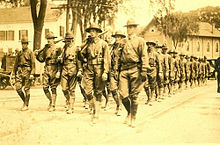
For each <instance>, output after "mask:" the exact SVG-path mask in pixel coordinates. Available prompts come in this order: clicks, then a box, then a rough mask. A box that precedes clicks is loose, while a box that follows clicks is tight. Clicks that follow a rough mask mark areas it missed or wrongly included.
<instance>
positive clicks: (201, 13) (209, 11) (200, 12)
mask: <svg viewBox="0 0 220 145" xmlns="http://www.w3.org/2000/svg"><path fill="white" fill-rule="evenodd" d="M189 14H190V15H193V16H195V17H198V19H199V21H201V22H207V23H209V24H211V25H213V24H215V27H216V28H220V7H211V6H208V7H204V8H200V9H197V10H194V11H191V12H189Z"/></svg>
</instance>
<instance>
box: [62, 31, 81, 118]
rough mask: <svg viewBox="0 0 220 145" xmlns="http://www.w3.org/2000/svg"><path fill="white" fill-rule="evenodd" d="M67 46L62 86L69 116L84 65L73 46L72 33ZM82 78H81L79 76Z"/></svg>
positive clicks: (66, 39) (64, 50) (67, 36)
mask: <svg viewBox="0 0 220 145" xmlns="http://www.w3.org/2000/svg"><path fill="white" fill-rule="evenodd" d="M64 42H65V43H66V44H65V46H64V49H63V54H62V55H61V56H62V58H61V59H62V64H63V66H62V74H61V86H62V90H63V94H64V96H65V97H66V100H67V102H68V104H67V105H68V109H67V114H71V113H72V112H73V105H74V102H75V88H76V83H77V73H78V75H79V74H80V75H81V74H82V65H81V62H80V61H79V59H78V54H79V52H78V49H77V48H76V47H74V46H73V35H72V33H70V32H67V33H66V37H65V41H64ZM79 77H81V76H79Z"/></svg>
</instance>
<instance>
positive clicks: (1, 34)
mask: <svg viewBox="0 0 220 145" xmlns="http://www.w3.org/2000/svg"><path fill="white" fill-rule="evenodd" d="M0 40H3V41H4V40H6V32H5V31H0Z"/></svg>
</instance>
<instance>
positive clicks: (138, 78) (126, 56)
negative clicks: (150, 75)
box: [119, 19, 148, 127]
mask: <svg viewBox="0 0 220 145" xmlns="http://www.w3.org/2000/svg"><path fill="white" fill-rule="evenodd" d="M137 26H138V24H136V23H135V21H134V20H133V19H129V20H128V21H127V25H125V27H127V34H128V38H127V39H126V43H125V45H124V48H123V49H122V55H121V58H120V65H121V67H120V76H119V94H120V96H121V98H122V104H123V105H124V107H125V109H126V110H127V117H126V119H125V122H124V123H128V122H129V121H130V126H131V127H135V120H136V114H137V109H138V94H139V92H140V91H141V90H142V88H143V85H144V82H145V81H146V76H147V68H148V58H147V49H146V46H145V42H144V40H143V38H140V37H138V36H136V32H137Z"/></svg>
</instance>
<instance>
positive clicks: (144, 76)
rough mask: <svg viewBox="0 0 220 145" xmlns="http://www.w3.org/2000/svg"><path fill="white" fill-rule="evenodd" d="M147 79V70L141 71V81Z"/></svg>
mask: <svg viewBox="0 0 220 145" xmlns="http://www.w3.org/2000/svg"><path fill="white" fill-rule="evenodd" d="M146 80H147V72H141V81H142V82H145V81H146Z"/></svg>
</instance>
